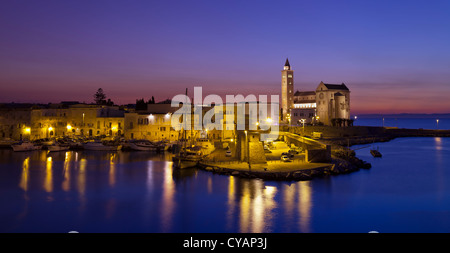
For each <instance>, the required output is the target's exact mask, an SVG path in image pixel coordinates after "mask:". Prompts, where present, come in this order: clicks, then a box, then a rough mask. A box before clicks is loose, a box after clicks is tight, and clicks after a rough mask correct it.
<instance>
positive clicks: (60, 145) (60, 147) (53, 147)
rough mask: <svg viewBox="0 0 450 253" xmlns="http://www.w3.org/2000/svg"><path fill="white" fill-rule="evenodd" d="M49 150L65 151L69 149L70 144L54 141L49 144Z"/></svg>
mask: <svg viewBox="0 0 450 253" xmlns="http://www.w3.org/2000/svg"><path fill="white" fill-rule="evenodd" d="M47 148H48V151H50V152H56V151H65V150H69V148H70V145H69V144H65V143H53V144H52V145H50V146H48V147H47Z"/></svg>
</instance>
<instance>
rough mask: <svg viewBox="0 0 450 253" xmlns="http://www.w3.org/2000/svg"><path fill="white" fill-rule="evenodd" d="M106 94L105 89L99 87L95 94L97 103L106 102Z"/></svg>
mask: <svg viewBox="0 0 450 253" xmlns="http://www.w3.org/2000/svg"><path fill="white" fill-rule="evenodd" d="M105 99H106V94H105V93H103V89H102V88H99V89H98V90H97V92H96V93H95V94H94V101H95V103H96V104H98V105H101V104H105V103H106V100H105Z"/></svg>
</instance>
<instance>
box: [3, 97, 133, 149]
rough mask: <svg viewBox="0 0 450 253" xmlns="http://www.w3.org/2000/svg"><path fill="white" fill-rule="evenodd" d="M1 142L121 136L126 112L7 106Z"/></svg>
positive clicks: (82, 106)
mask: <svg viewBox="0 0 450 253" xmlns="http://www.w3.org/2000/svg"><path fill="white" fill-rule="evenodd" d="M3 106H4V108H1V109H0V139H8V138H9V139H12V140H23V139H27V140H36V139H43V138H61V137H64V136H70V137H73V136H83V137H96V136H121V135H122V134H123V126H124V117H123V114H124V112H123V110H120V109H119V107H117V106H98V105H87V104H74V105H65V104H49V105H25V104H23V105H11V104H8V105H3Z"/></svg>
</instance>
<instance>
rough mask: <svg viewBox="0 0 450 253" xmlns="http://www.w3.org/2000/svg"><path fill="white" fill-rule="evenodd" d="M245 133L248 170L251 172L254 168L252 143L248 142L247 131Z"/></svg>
mask: <svg viewBox="0 0 450 253" xmlns="http://www.w3.org/2000/svg"><path fill="white" fill-rule="evenodd" d="M244 133H245V142H246V144H247V145H246V146H247V163H248V170H249V171H250V170H251V169H252V168H251V166H250V142H249V141H248V136H247V130H245V131H244Z"/></svg>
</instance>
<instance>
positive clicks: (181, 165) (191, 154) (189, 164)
mask: <svg viewBox="0 0 450 253" xmlns="http://www.w3.org/2000/svg"><path fill="white" fill-rule="evenodd" d="M201 160H202V153H201V152H199V151H196V150H189V149H187V150H185V151H182V152H180V153H179V154H177V155H175V156H173V157H172V161H173V165H174V166H175V168H176V169H187V168H193V167H196V166H197V164H198V163H199V162H200V161H201Z"/></svg>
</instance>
